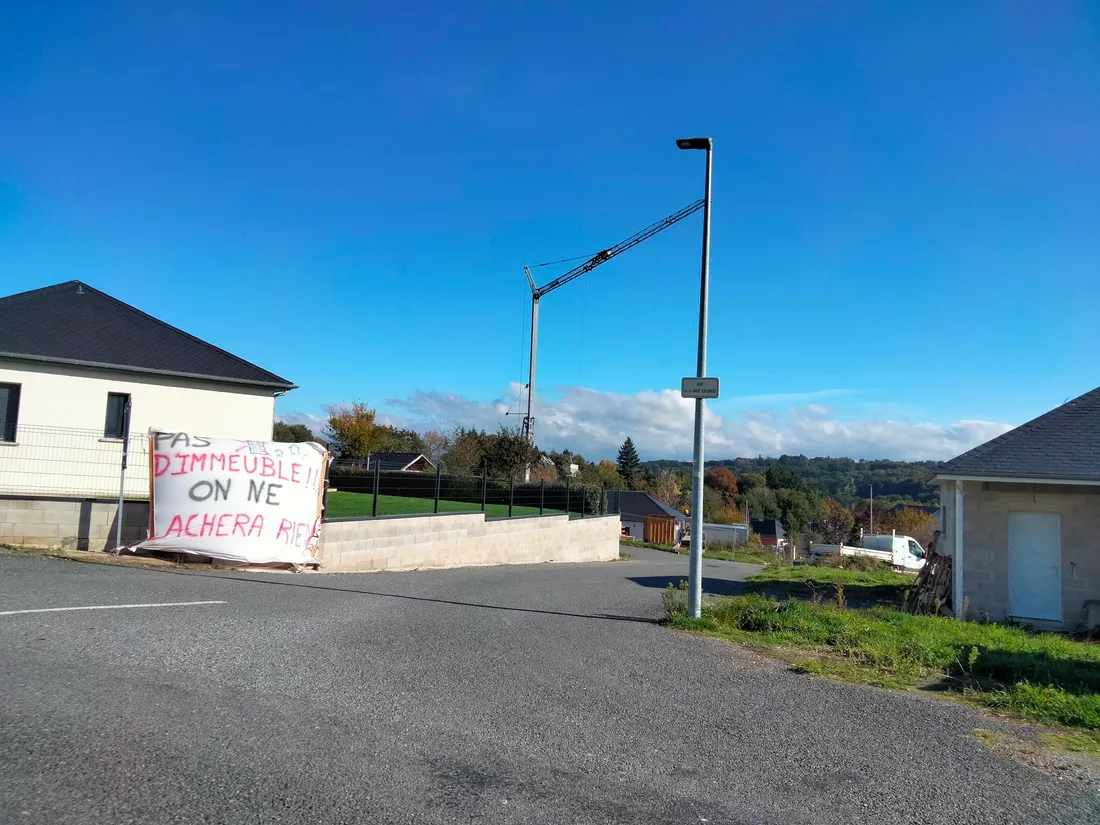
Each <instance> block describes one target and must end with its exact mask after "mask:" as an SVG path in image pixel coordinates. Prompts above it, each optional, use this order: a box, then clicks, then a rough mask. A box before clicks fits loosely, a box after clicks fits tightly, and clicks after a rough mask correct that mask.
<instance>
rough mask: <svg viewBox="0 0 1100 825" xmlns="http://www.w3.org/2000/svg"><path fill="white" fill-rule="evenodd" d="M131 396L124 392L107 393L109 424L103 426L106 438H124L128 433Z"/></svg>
mask: <svg viewBox="0 0 1100 825" xmlns="http://www.w3.org/2000/svg"><path fill="white" fill-rule="evenodd" d="M129 404H130V396H128V395H127V394H126V393H123V392H109V393H107V422H106V423H105V424H104V425H103V437H104V438H122V436H123V434H124V433H125V431H126V408H127V407H128V406H129Z"/></svg>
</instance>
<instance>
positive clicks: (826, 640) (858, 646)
mask: <svg viewBox="0 0 1100 825" xmlns="http://www.w3.org/2000/svg"><path fill="white" fill-rule="evenodd" d="M765 572H767V571H765ZM842 592H843V591H842ZM669 617H670V618H669V621H670V623H671V624H672V625H673V626H675V627H681V628H683V629H690V630H695V631H700V632H705V633H709V634H711V635H716V636H721V637H723V638H728V639H730V640H732V641H738V642H743V643H750V644H754V645H758V646H762V647H768V648H772V649H774V650H776V651H778V652H779V653H780V655H782V657H783V658H784V659H786V660H787V661H788V663H789V664H790V665H791V666H792V667H793V668H795V669H798V670H801V671H803V672H808V673H815V674H818V675H822V676H828V677H832V678H837V679H843V680H845V681H853V682H862V683H867V684H875V685H881V686H884V687H903V688H917V687H920V688H931V689H935V690H939V691H945V692H950V693H954V694H956V695H959V696H961V697H966V698H968V699H970V700H972V701H975V702H977V703H980V704H983V705H985V706H987V707H990V708H994V709H996V710H999V711H1002V712H1004V713H1007V714H1011V715H1013V716H1017V717H1020V718H1024V719H1029V720H1033V721H1037V722H1044V723H1048V724H1057V725H1065V726H1068V727H1071V728H1078V729H1083V730H1100V645H1096V644H1093V643H1089V642H1079V641H1073V640H1070V639H1068V638H1066V637H1063V636H1060V635H1057V634H1053V633H1033V632H1029V631H1026V630H1024V629H1022V628H1016V627H1004V626H1000V625H984V624H978V623H975V622H961V621H956V620H954V619H947V618H943V617H939V616H914V615H911V614H909V613H904V612H902V611H900V610H895V609H893V608H888V607H874V608H870V609H865V610H855V609H849V608H846V607H844V606H843V599H837V601H836V602H834V603H831V604H826V603H821V604H814V603H810V602H807V601H804V600H799V599H788V600H786V601H779V600H777V599H775V598H772V597H770V596H767V595H764V594H760V593H754V594H748V595H744V596H732V597H729V598H726V599H722V600H719V601H717V602H714V603H712V604H707V605H704V607H703V618H702V619H701V620H695V621H693V622H688V621H687V620H685V619H684V618H683V613H678V614H672V613H670V614H669Z"/></svg>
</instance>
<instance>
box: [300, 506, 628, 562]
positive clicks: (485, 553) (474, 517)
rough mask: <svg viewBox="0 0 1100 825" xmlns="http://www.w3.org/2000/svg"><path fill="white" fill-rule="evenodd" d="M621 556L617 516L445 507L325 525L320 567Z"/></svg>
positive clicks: (559, 559)
mask: <svg viewBox="0 0 1100 825" xmlns="http://www.w3.org/2000/svg"><path fill="white" fill-rule="evenodd" d="M618 556H619V517H618V516H597V517H593V518H585V519H570V518H569V517H568V516H564V515H561V516H531V517H525V518H515V519H499V520H491V521H486V520H485V516H484V515H483V514H481V513H445V514H439V515H431V516H395V517H391V518H377V519H359V520H354V521H341V520H338V521H328V522H325V524H324V525H323V526H322V528H321V560H322V565H323V566H322V569H323V570H328V571H332V572H336V571H361V570H407V569H410V568H416V567H461V566H466V565H478V564H535V563H538V562H548V561H556V562H583V561H608V560H610V559H615V558H618Z"/></svg>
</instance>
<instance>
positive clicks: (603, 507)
mask: <svg viewBox="0 0 1100 825" xmlns="http://www.w3.org/2000/svg"><path fill="white" fill-rule="evenodd" d="M600 515H601V516H606V515H607V488H606V487H604V486H602V485H601V486H600Z"/></svg>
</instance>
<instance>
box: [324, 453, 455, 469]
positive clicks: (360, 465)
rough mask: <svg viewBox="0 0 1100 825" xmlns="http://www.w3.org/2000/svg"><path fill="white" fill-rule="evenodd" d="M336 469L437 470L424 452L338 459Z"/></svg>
mask: <svg viewBox="0 0 1100 825" xmlns="http://www.w3.org/2000/svg"><path fill="white" fill-rule="evenodd" d="M333 467H334V468H335V469H344V468H347V469H355V470H375V469H377V470H378V471H379V472H383V473H384V472H389V471H398V472H406V473H424V472H428V471H433V472H434V471H435V463H434V462H433V461H432V460H431V459H430V458H428V457H427V456H426V455H424V454H423V453H371V454H370V455H369V456H367V457H366V458H352V459H337V460H336V461H335V462H333Z"/></svg>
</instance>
